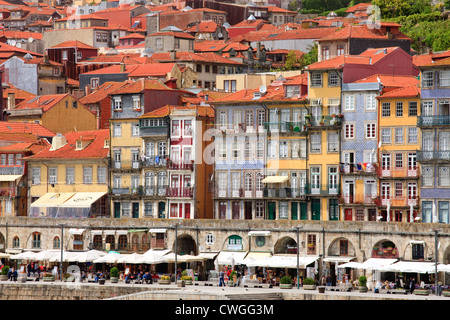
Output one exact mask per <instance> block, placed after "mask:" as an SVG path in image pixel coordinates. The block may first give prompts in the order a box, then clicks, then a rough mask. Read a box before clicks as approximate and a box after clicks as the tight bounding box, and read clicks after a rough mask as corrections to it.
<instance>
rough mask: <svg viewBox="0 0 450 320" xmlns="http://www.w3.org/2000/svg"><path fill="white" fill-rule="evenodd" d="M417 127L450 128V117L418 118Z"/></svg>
mask: <svg viewBox="0 0 450 320" xmlns="http://www.w3.org/2000/svg"><path fill="white" fill-rule="evenodd" d="M417 126H418V127H428V126H450V116H418V117H417Z"/></svg>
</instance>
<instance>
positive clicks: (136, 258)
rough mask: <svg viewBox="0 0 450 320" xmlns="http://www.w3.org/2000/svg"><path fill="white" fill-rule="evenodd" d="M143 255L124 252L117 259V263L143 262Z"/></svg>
mask: <svg viewBox="0 0 450 320" xmlns="http://www.w3.org/2000/svg"><path fill="white" fill-rule="evenodd" d="M142 256H143V255H142V254H139V253H136V252H134V253H131V254H124V255H122V256H120V257H119V258H118V259H117V261H116V262H117V263H127V264H142V263H143V260H142V259H143V257H142Z"/></svg>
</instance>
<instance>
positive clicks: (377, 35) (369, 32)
mask: <svg viewBox="0 0 450 320" xmlns="http://www.w3.org/2000/svg"><path fill="white" fill-rule="evenodd" d="M393 35H394V38H395V39H409V38H408V37H407V36H405V35H404V34H403V33H400V32H399V33H395V34H393ZM350 38H359V39H387V38H388V37H387V35H385V34H383V33H382V32H381V31H380V30H378V29H369V28H368V27H367V26H366V25H353V24H349V25H347V26H345V27H343V28H342V29H340V30H337V31H336V32H334V33H331V34H329V35H327V36H324V37H321V38H320V41H331V40H344V39H350Z"/></svg>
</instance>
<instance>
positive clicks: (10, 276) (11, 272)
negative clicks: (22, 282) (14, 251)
mask: <svg viewBox="0 0 450 320" xmlns="http://www.w3.org/2000/svg"><path fill="white" fill-rule="evenodd" d="M8 279H9V280H11V281H17V271H16V269H14V267H13V268H11V270H9V271H8Z"/></svg>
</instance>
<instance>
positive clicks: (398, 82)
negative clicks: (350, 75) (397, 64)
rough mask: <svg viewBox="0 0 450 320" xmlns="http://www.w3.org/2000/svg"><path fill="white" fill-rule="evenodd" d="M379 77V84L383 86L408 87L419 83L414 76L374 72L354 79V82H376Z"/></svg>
mask: <svg viewBox="0 0 450 320" xmlns="http://www.w3.org/2000/svg"><path fill="white" fill-rule="evenodd" d="M378 79H380V81H381V84H382V85H383V86H384V87H397V88H398V87H410V86H417V85H418V84H419V82H420V81H419V80H418V79H417V78H416V77H414V76H401V75H392V74H390V75H389V74H374V75H372V76H370V77H367V78H363V79H359V80H357V81H355V83H370V82H378Z"/></svg>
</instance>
